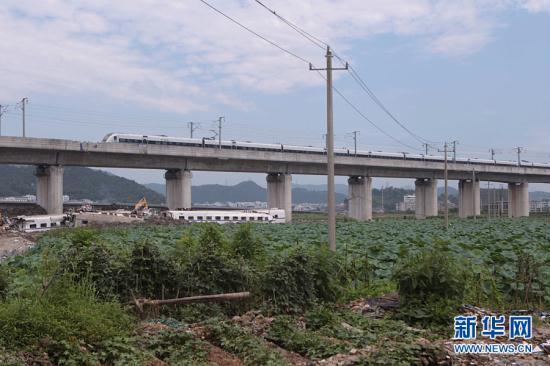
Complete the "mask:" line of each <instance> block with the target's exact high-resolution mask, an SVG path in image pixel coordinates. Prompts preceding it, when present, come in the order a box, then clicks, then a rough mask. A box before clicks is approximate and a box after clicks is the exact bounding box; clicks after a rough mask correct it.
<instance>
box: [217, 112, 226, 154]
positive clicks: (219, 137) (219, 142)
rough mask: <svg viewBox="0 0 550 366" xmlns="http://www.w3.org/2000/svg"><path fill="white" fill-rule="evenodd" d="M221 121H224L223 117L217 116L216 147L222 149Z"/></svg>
mask: <svg viewBox="0 0 550 366" xmlns="http://www.w3.org/2000/svg"><path fill="white" fill-rule="evenodd" d="M222 121H225V117H220V118H218V148H219V149H220V150H221V149H222Z"/></svg>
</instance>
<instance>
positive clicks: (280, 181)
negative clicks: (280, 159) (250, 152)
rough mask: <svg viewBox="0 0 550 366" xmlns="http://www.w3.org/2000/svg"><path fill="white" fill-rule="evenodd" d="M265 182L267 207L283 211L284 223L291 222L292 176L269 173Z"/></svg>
mask: <svg viewBox="0 0 550 366" xmlns="http://www.w3.org/2000/svg"><path fill="white" fill-rule="evenodd" d="M266 180H267V207H268V208H280V209H283V210H285V221H286V222H290V221H291V220H292V176H291V175H290V174H284V173H269V174H268V175H267V177H266Z"/></svg>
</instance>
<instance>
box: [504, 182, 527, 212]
mask: <svg viewBox="0 0 550 366" xmlns="http://www.w3.org/2000/svg"><path fill="white" fill-rule="evenodd" d="M522 216H529V184H528V183H527V182H523V183H509V184H508V217H522Z"/></svg>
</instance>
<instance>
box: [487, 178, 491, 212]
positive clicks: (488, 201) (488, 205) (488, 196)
mask: <svg viewBox="0 0 550 366" xmlns="http://www.w3.org/2000/svg"><path fill="white" fill-rule="evenodd" d="M487 216H488V217H489V218H491V182H489V181H487Z"/></svg>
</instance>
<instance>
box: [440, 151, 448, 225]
mask: <svg viewBox="0 0 550 366" xmlns="http://www.w3.org/2000/svg"><path fill="white" fill-rule="evenodd" d="M438 151H439V152H441V150H438ZM443 151H444V152H445V165H444V170H443V176H444V178H445V198H444V200H445V202H444V204H445V205H444V207H445V230H449V176H448V171H447V152H448V149H447V142H445V145H444V149H443Z"/></svg>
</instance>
